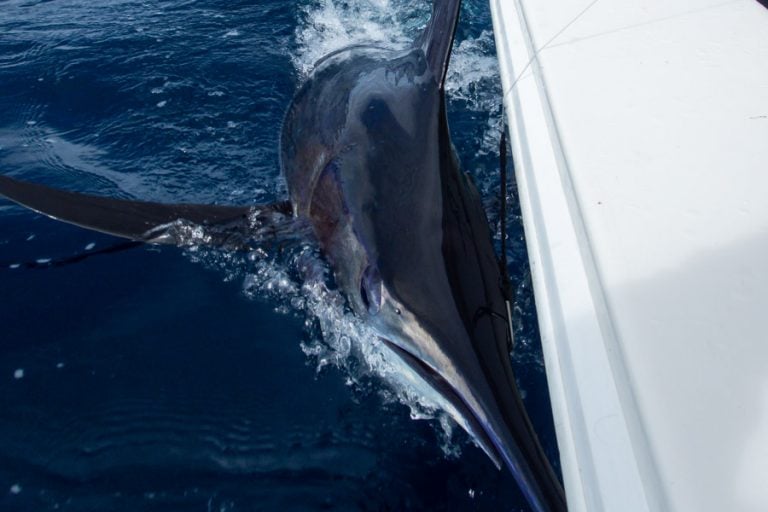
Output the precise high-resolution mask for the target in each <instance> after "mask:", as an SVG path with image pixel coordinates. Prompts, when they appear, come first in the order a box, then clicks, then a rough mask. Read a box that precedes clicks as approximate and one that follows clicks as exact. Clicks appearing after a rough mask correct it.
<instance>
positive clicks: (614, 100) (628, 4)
mask: <svg viewBox="0 0 768 512" xmlns="http://www.w3.org/2000/svg"><path fill="white" fill-rule="evenodd" d="M495 18H496V19H495V21H496V23H497V27H496V28H497V32H498V30H499V28H500V27H499V25H500V24H502V23H505V24H503V27H504V32H505V35H504V36H503V37H500V36H499V34H498V33H497V41H500V42H501V44H499V46H503V44H504V42H505V40H506V42H507V45H508V46H509V48H510V49H509V50H508V51H507V52H506V53H505V52H504V51H502V50H501V49H500V50H499V54H500V58H501V59H502V60H504V58H505V56H506V58H508V59H510V65H509V67H508V68H507V69H508V71H507V73H508V75H510V76H507V77H505V80H504V88H505V95H506V97H507V102H508V105H509V104H512V103H514V101H513V99H514V98H519V97H522V96H523V95H524V94H526V92H525V88H526V87H532V88H534V89H535V90H536V91H537V92H536V94H537V97H538V99H539V100H540V103H539V104H537V105H533V104H532V103H527V104H519V103H518V106H517V107H513V108H511V109H510V110H511V115H510V117H511V124H512V126H513V127H512V128H511V131H512V132H515V130H516V129H517V131H518V133H517V134H515V133H513V138H516V141H517V145H516V146H515V148H516V154H515V156H516V157H517V161H518V162H517V164H518V173H519V174H523V175H526V176H528V178H526V177H525V176H524V177H523V181H524V182H527V183H528V193H530V197H529V198H528V199H527V200H528V201H529V202H530V203H531V205H532V206H530V207H529V209H528V213H529V214H531V212H534V211H535V212H537V213H538V214H540V215H541V216H542V218H543V219H544V221H542V222H539V223H538V224H537V223H536V222H534V221H532V220H528V221H527V222H526V228H527V229H528V230H533V231H537V233H535V236H532V237H529V239H530V240H532V242H531V243H534V244H538V247H536V248H532V250H531V253H532V254H533V255H534V256H535V255H536V254H539V255H541V254H554V255H555V256H554V257H553V258H555V259H556V258H557V251H559V250H561V249H562V247H559V246H557V245H556V244H555V245H553V244H551V243H550V242H551V241H552V240H555V241H557V240H558V239H559V233H560V232H562V231H568V232H570V233H572V234H573V235H574V236H575V237H576V238H577V239H578V246H577V247H576V250H575V252H574V254H573V257H574V258H577V259H579V260H580V261H582V263H581V264H580V265H581V267H582V268H581V270H582V272H583V274H584V276H586V277H585V281H584V286H585V288H584V292H585V296H587V297H589V299H590V301H591V304H589V305H586V304H585V305H584V307H583V308H581V307H573V306H572V305H569V303H568V301H567V297H566V300H564V301H562V302H561V303H559V304H558V303H556V300H555V299H559V298H562V296H563V294H565V293H570V292H569V289H570V288H572V287H573V286H574V284H573V282H570V283H569V282H568V275H558V276H557V278H558V279H559V281H557V280H556V279H555V278H554V277H551V276H547V275H545V274H546V272H545V271H546V268H547V263H546V261H544V260H543V259H542V260H540V261H539V262H535V261H534V262H533V267H534V273H536V272H537V270H536V268H537V267H538V268H539V270H538V272H539V276H538V277H537V281H538V282H539V286H538V288H537V302H540V300H539V299H540V297H539V295H540V293H539V291H540V290H541V289H543V288H544V287H545V285H546V287H547V288H548V290H550V291H551V290H555V295H557V294H558V293H560V296H556V297H548V299H549V301H550V302H551V303H552V304H553V305H551V306H550V308H552V309H557V308H560V307H562V309H563V310H562V311H559V312H558V314H559V315H561V316H562V317H564V318H566V323H568V321H570V322H571V323H579V319H578V318H576V317H578V316H580V315H584V314H586V315H593V316H594V317H595V318H594V320H595V321H596V322H597V323H598V324H599V325H600V329H599V330H598V331H595V332H596V334H595V332H592V333H591V334H590V335H592V336H597V337H599V338H600V339H599V341H600V343H598V344H596V345H591V346H597V347H599V349H600V350H604V351H605V353H606V357H607V359H608V360H610V361H611V364H610V372H609V373H610V375H609V378H611V379H612V380H613V381H614V382H615V383H616V385H617V386H618V387H619V388H623V389H620V391H619V393H618V394H619V396H620V397H621V400H620V402H621V408H622V409H623V414H624V417H625V420H626V422H627V424H628V426H627V427H626V428H627V429H628V430H630V431H632V432H633V433H632V434H631V435H630V436H629V438H631V440H632V441H631V448H632V450H633V452H634V454H635V455H636V457H637V459H638V460H640V459H642V460H644V461H645V462H639V463H637V464H638V465H640V466H644V469H641V471H640V473H641V474H643V475H644V476H643V478H642V479H641V480H642V482H641V483H640V486H641V487H643V488H644V489H645V490H646V492H648V493H650V494H654V495H655V498H653V499H649V502H653V503H657V504H659V505H660V506H662V507H666V508H668V509H670V510H680V511H687V510H697V511H704V510H712V511H720V510H743V511H758V510H766V509H768V490H767V489H768V488H767V487H766V486H765V482H768V343H766V341H768V340H767V339H766V338H768V315H766V311H768V200H767V199H766V191H768V143H766V141H768V65H766V64H765V63H766V62H768V9H765V8H764V7H763V6H761V5H760V4H759V3H757V2H756V1H754V0H735V1H727V2H722V1H689V0H675V1H666V2H661V1H642V2H636V1H628V0H627V1H623V0H617V1H613V2H608V1H603V0H598V1H594V0H567V1H559V2H546V3H544V2H533V1H526V0H521V1H519V2H509V3H501V2H499V3H498V6H497V8H496V12H495ZM502 19H503V20H504V21H503V22H500V21H499V20H502ZM512 20H514V23H513V22H512ZM515 34H518V36H515ZM516 37H518V39H516ZM520 41H524V43H523V42H520ZM515 45H517V46H520V47H522V46H526V45H527V50H522V49H520V48H515ZM526 52H527V53H526ZM531 54H535V59H533V62H530V63H529V62H528V60H529V59H530V57H531ZM516 55H517V56H518V57H517V61H515V56H516ZM520 56H522V58H521V57H520ZM502 73H504V63H502ZM518 79H519V80H518ZM534 109H538V110H536V111H534ZM542 111H544V114H543V118H544V119H545V120H546V123H545V126H543V127H542V126H538V125H536V126H535V125H534V124H532V122H531V121H530V119H532V118H535V117H536V116H537V115H542ZM526 119H528V121H527V120H526ZM537 126H538V128H537ZM543 139H546V142H547V143H546V144H545V146H546V147H547V148H548V149H549V150H551V151H552V152H553V153H555V156H554V158H552V161H553V162H554V163H553V164H552V169H550V170H548V169H545V168H543V166H540V167H535V166H533V165H531V162H534V163H535V162H536V161H537V160H536V159H537V157H536V152H537V151H539V149H537V147H540V146H541V144H539V142H540V141H541V140H543ZM529 153H530V154H533V156H532V157H530V156H526V155H528V154H529ZM539 161H543V160H542V159H541V158H539ZM526 166H527V167H526ZM550 171H551V172H552V173H553V174H552V175H553V176H557V181H558V183H559V186H560V190H559V192H558V193H559V194H560V195H561V196H562V197H563V198H565V199H564V200H563V201H562V204H563V205H565V207H566V208H567V212H568V216H569V219H570V225H560V226H556V227H555V226H552V225H550V224H547V222H546V219H547V216H548V215H549V216H550V218H553V217H552V216H553V215H554V210H553V209H552V204H554V203H552V202H549V203H548V202H547V201H548V199H547V197H551V196H552V194H553V192H552V191H551V190H544V189H542V188H537V184H538V185H541V184H542V183H545V181H544V180H545V178H546V176H547V172H550ZM531 178H532V179H531ZM536 179H538V180H539V181H538V182H536V181H535V180H536ZM521 193H526V191H525V189H523V190H522V191H521ZM542 269H543V270H542ZM585 312H586V313H585ZM540 321H542V322H547V319H546V318H543V319H541V320H540ZM545 330H546V328H543V329H542V331H545ZM571 334H573V335H574V336H578V334H576V333H573V331H571ZM569 341H572V342H573V343H572V348H573V347H578V346H580V345H579V341H580V340H569ZM557 356H558V357H560V365H564V366H568V365H570V364H578V358H579V356H581V355H580V354H577V355H576V356H575V357H573V360H571V361H570V362H569V361H563V359H562V358H563V357H566V356H567V354H564V353H563V352H562V351H560V352H557ZM582 360H585V359H582ZM549 370H550V368H549V367H548V371H549ZM578 371H579V369H578V368H576V369H575V372H576V374H577V375H578ZM577 382H578V379H577ZM579 384H580V385H583V381H581V382H580V383H579ZM582 398H583V399H584V401H585V402H589V400H590V398H589V397H582ZM593 399H594V398H593ZM572 401H573V400H572ZM569 406H570V408H569V409H568V411H569V413H568V414H571V415H572V413H573V410H574V409H573V406H574V404H573V403H570V404H569ZM584 411H585V412H584ZM583 412H584V414H585V417H584V419H583V423H584V424H585V425H586V429H587V430H588V431H590V432H594V431H595V430H596V429H597V426H596V425H597V424H598V423H599V422H600V420H601V419H602V418H597V417H590V416H589V412H590V409H589V408H585V409H584V410H583ZM561 431H562V429H561ZM569 435H574V436H575V438H574V441H573V442H574V443H576V444H578V443H579V439H578V435H577V434H573V433H571V434H569ZM599 437H600V436H597V437H594V438H591V439H590V440H588V441H585V442H588V443H590V447H589V451H591V452H592V453H593V454H594V453H599V452H600V450H601V446H600V444H599V442H596V441H595V439H598V440H599ZM576 452H578V450H576ZM605 460H607V459H605V458H602V459H601V458H600V456H595V461H596V463H597V464H599V463H601V462H605ZM628 462H629V461H628ZM598 474H599V470H598ZM600 484H601V482H590V481H589V476H588V475H587V476H586V477H583V478H582V480H581V481H580V482H579V483H578V485H580V486H582V487H588V486H590V485H600ZM600 492H602V491H600ZM607 492H610V491H607ZM587 501H589V500H587ZM651 508H653V507H651Z"/></svg>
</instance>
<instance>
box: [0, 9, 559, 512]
mask: <svg viewBox="0 0 768 512" xmlns="http://www.w3.org/2000/svg"><path fill="white" fill-rule="evenodd" d="M460 3H461V0H434V4H433V9H432V16H431V18H430V20H429V22H428V23H427V26H426V28H425V29H424V31H423V32H422V33H421V35H420V36H419V37H418V38H417V39H416V41H414V43H413V44H412V45H411V46H410V47H409V48H407V49H404V50H391V49H386V48H381V47H375V46H361V45H358V46H352V47H348V48H344V49H341V50H338V51H335V52H333V53H330V54H329V55H326V56H325V57H324V58H322V59H321V60H320V61H318V62H317V63H316V65H315V69H314V70H313V72H312V74H311V75H310V76H309V78H308V79H307V80H306V81H305V83H304V84H303V85H302V86H301V87H300V88H299V90H298V91H297V93H296V94H295V96H294V98H293V100H292V102H291V105H290V107H289V108H288V111H287V114H286V116H285V120H284V123H283V127H282V133H281V138H280V156H281V169H282V173H283V175H284V176H285V179H286V182H287V185H288V191H289V196H290V197H289V199H288V200H286V201H283V202H279V203H276V204H271V205H255V206H218V205H195V204H159V203H149V202H141V201H126V200H118V199H113V198H108V197H97V196H91V195H85V194H80V193H74V192H68V191H63V190H57V189H53V188H50V187H47V186H44V185H39V184H33V183H28V182H22V181H18V180H15V179H12V178H8V177H2V176H0V194H2V195H4V196H5V197H7V198H8V199H11V200H12V201H15V202H17V203H19V204H21V205H23V206H26V207H28V208H30V209H32V210H35V211H37V212H40V213H43V214H45V215H48V216H49V217H52V218H54V219H58V220H61V221H64V222H69V223H72V224H76V225H78V226H82V227H85V228H88V229H92V230H96V231H100V232H104V233H108V234H111V235H115V236H118V237H123V238H128V239H131V240H134V241H141V242H147V243H164V244H173V245H182V246H183V245H208V246H218V247H222V248H224V249H226V250H244V249H248V248H252V247H254V246H257V245H259V244H260V243H262V242H264V241H265V240H267V239H269V238H274V237H280V236H289V233H290V232H291V231H292V230H294V228H295V226H297V225H299V224H301V225H304V226H309V227H311V230H310V231H311V234H312V236H313V237H314V239H315V240H316V241H317V243H318V244H319V246H320V249H321V252H322V254H323V255H324V257H325V258H326V259H327V260H328V262H329V263H330V265H331V267H332V269H333V272H334V277H335V280H336V283H337V285H338V286H339V289H340V290H341V291H342V292H343V294H344V295H345V297H346V299H347V302H348V304H349V306H350V308H351V309H352V310H353V311H354V312H355V314H356V315H358V316H359V317H361V318H362V319H363V320H364V321H366V322H368V323H369V324H370V325H371V326H373V328H374V330H375V331H376V333H377V334H378V336H379V337H380V339H381V341H382V342H383V344H384V345H385V346H386V347H388V348H389V349H391V351H392V352H394V353H395V354H396V356H397V357H399V358H400V359H401V360H402V361H403V362H404V363H405V365H406V366H407V367H408V368H410V370H411V371H412V372H415V373H416V374H417V375H418V376H420V377H421V378H422V379H423V380H424V381H425V382H426V383H427V384H428V385H429V386H430V387H431V388H432V389H433V390H434V391H436V392H437V393H439V395H440V396H441V398H442V399H443V401H444V402H445V403H447V404H448V407H447V409H448V412H449V413H450V414H451V415H452V416H453V417H454V419H455V420H456V421H457V422H458V423H459V424H460V425H461V426H462V427H463V428H464V429H465V430H466V431H467V432H468V433H469V434H470V435H471V436H472V437H473V439H474V440H475V441H476V443H477V444H478V445H479V446H480V447H481V448H482V449H483V450H484V452H485V453H486V454H487V455H488V457H489V458H490V459H491V461H493V463H494V464H495V465H496V467H497V468H499V469H501V468H502V467H504V466H506V467H507V468H509V470H511V472H512V473H513V475H514V477H515V478H516V480H517V482H518V484H519V486H520V488H521V489H522V491H523V493H524V494H525V496H526V498H527V499H528V501H529V503H530V505H531V507H532V508H533V509H534V510H536V511H537V512H552V511H564V510H566V508H567V506H566V501H565V495H564V492H563V489H562V486H561V485H560V482H559V481H558V479H557V476H556V475H555V473H554V471H553V469H552V467H551V466H550V463H549V461H548V460H547V457H546V455H545V454H544V452H543V450H542V448H541V445H540V443H539V441H538V438H537V436H536V434H535V432H534V429H533V427H532V425H531V422H530V420H529V418H528V415H527V413H526V411H525V407H524V405H523V402H522V399H521V397H520V392H519V390H518V387H517V385H516V382H515V378H514V374H513V372H512V368H511V365H510V356H509V355H510V350H511V343H512V333H511V330H510V327H509V326H510V321H509V308H508V296H507V294H505V290H504V288H505V287H504V284H505V280H506V279H508V278H507V276H506V269H503V268H502V267H503V265H500V263H499V260H498V258H497V256H496V253H495V251H494V248H493V244H492V238H491V230H490V227H489V224H488V220H487V217H486V214H485V211H484V210H483V207H482V203H481V201H480V195H479V193H478V191H477V189H476V188H475V186H474V185H473V183H472V180H471V178H470V177H469V176H468V175H467V174H465V173H463V172H462V171H461V170H460V168H459V163H458V158H457V156H456V152H455V149H454V147H453V145H452V143H451V138H450V133H449V129H448V121H447V115H446V104H445V80H446V71H447V68H448V63H449V60H450V54H451V47H452V44H453V39H454V34H455V31H456V25H457V22H458V17H459V9H460Z"/></svg>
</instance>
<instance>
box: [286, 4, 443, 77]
mask: <svg viewBox="0 0 768 512" xmlns="http://www.w3.org/2000/svg"><path fill="white" fill-rule="evenodd" d="M301 16H302V17H303V23H301V24H300V25H299V27H298V28H297V29H296V42H297V43H298V44H297V46H298V51H297V52H296V54H295V55H294V57H293V63H294V66H295V67H296V70H297V71H298V72H299V74H301V75H302V76H307V75H308V74H309V73H310V71H312V68H313V67H314V64H315V62H317V61H318V60H319V59H320V58H321V57H323V56H325V55H327V54H328V53H330V52H332V51H335V50H338V49H340V48H344V47H345V46H350V45H355V44H373V45H379V46H386V47H391V48H402V47H405V46H406V45H408V44H410V42H411V41H413V40H414V38H415V36H416V35H417V34H418V29H419V28H420V27H422V26H424V25H425V24H426V21H427V18H428V16H429V5H428V3H427V2H418V1H412V0H400V1H397V0H351V1H348V2H334V0H321V1H320V2H317V3H312V4H311V5H308V6H306V7H304V8H303V10H302V12H301Z"/></svg>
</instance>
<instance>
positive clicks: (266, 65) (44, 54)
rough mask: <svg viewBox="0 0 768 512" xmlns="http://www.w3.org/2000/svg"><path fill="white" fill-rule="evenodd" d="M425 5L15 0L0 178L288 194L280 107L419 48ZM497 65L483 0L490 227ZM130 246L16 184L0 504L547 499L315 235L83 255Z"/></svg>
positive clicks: (483, 145) (4, 332)
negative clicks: (504, 459) (380, 328)
mask: <svg viewBox="0 0 768 512" xmlns="http://www.w3.org/2000/svg"><path fill="white" fill-rule="evenodd" d="M428 11H429V5H428V3H427V2H426V1H420V0H347V1H345V2H337V3H335V4H334V3H333V2H332V1H331V0H326V1H321V2H308V1H305V0H301V1H300V2H297V3H293V2H285V1H279V0H261V1H259V2H254V1H250V2H244V1H232V0H226V1H225V0H218V1H213V0H209V1H181V0H176V1H167V2H140V1H128V0H126V1H110V2H102V1H94V0H89V1H74V0H70V1H63V0H62V1H6V2H3V3H2V4H1V5H0V172H2V173H3V174H7V175H12V176H15V177H18V178H22V179H27V180H33V181H38V182H41V183H46V184H48V185H53V186H58V187H62V188H66V189H69V190H77V191H84V192H90V193H98V194H103V195H111V196H116V197H126V198H141V199H146V200H155V201H173V202H182V201H185V202H198V203H200V202H215V203H220V204H228V203H229V204H252V203H263V202H268V201H271V200H273V199H276V198H279V197H281V196H282V194H283V193H284V189H285V187H284V184H283V182H282V180H281V178H280V176H279V166H278V153H277V141H278V134H279V130H280V124H281V120H282V116H283V113H284V111H285V109H286V107H287V105H288V102H289V101H290V99H291V96H292V94H293V91H294V90H295V89H296V87H297V85H298V84H299V83H300V82H301V80H302V79H303V78H304V76H306V73H307V72H308V71H309V70H310V69H311V65H312V62H314V60H315V59H317V58H319V57H320V56H322V55H323V54H325V53H327V52H328V51H331V50H333V49H335V48H338V47H339V46H342V45H345V44H350V43H356V42H363V41H376V42H379V43H383V44H390V45H398V44H406V43H407V42H408V41H409V40H410V39H411V38H412V37H413V36H414V35H415V34H416V33H417V32H418V30H419V28H420V27H421V26H423V24H424V22H425V21H426V19H427V17H428ZM494 59H495V57H494V48H493V38H492V35H491V33H490V15H489V12H488V8H487V6H486V4H485V2H484V1H482V0H472V1H468V2H465V6H464V8H463V12H462V22H461V25H460V27H459V36H458V40H457V46H456V47H455V51H454V57H453V61H452V67H451V77H450V87H449V95H450V97H451V100H450V104H449V109H450V121H451V128H452V132H453V135H454V142H455V144H456V146H457V149H458V151H459V153H460V155H461V158H462V162H463V165H464V168H465V169H467V170H469V171H471V172H472V173H473V175H474V176H475V177H476V180H477V181H478V183H479V186H480V188H481V190H482V193H483V195H484V199H485V203H486V206H487V209H488V212H489V216H490V217H491V219H492V220H493V221H494V223H495V221H496V219H497V218H498V213H497V212H498V200H497V197H498V193H499V189H498V179H497V173H498V170H497V169H498V163H497V159H498V150H497V143H498V128H499V120H500V112H499V103H500V91H499V85H498V77H497V69H496V64H495V60H494ZM511 200H512V201H513V206H514V197H511ZM509 219H510V222H511V224H512V227H511V228H510V247H509V251H508V252H509V257H510V272H511V273H512V278H513V282H514V284H515V286H516V287H517V290H518V293H517V298H518V305H517V307H516V322H517V333H516V334H517V342H518V347H517V350H516V352H515V354H514V356H513V362H514V365H515V370H516V372H517V375H518V378H519V381H520V384H521V387H522V389H523V391H524V392H525V398H526V403H527V405H528V407H529V408H530V410H531V415H532V419H533V421H534V423H535V424H536V426H537V428H538V430H539V432H540V436H541V438H542V440H543V442H544V444H545V447H546V450H547V451H548V453H549V454H550V455H551V456H553V457H554V456H555V454H556V450H557V449H556V444H555V442H554V433H553V429H552V424H551V415H550V413H549V412H548V411H549V402H548V397H547V392H546V383H545V381H544V372H543V367H542V364H541V356H540V348H539V341H538V333H537V331H536V321H535V308H534V305H533V297H532V293H531V289H530V278H529V277H528V276H529V274H528V269H527V263H526V255H525V246H524V241H523V238H522V227H521V225H520V219H519V211H516V209H515V208H513V211H512V212H510V215H509ZM118 243H120V241H119V240H117V239H114V238H111V237H108V236H106V235H98V234H94V233H92V232H88V231H85V230H81V229H78V228H75V227H72V226H69V225H65V224H61V223H56V222H54V221H51V220H49V219H47V218H45V217H42V216H40V215H37V214H34V213H32V212H29V211H27V210H23V209H21V208H18V207H16V206H14V205H12V204H11V203H9V202H7V201H2V200H0V267H2V268H0V510H3V511H5V510H9V511H15V510H20V511H21V510H35V511H43V510H77V511H85V510H93V511H97V510H98V511H106V510H110V511H136V510H158V511H169V510H184V511H191V510H201V511H213V510H215V511H230V510H245V511H251V510H371V511H384V510H527V506H526V505H525V502H524V500H523V498H522V496H521V494H520V492H519V491H518V490H517V486H516V484H515V482H514V480H513V479H512V477H511V475H510V474H509V473H508V472H507V471H502V472H499V471H497V470H496V469H494V467H493V466H492V465H491V463H490V462H489V461H488V460H487V458H486V457H485V455H484V454H483V453H482V452H481V451H480V450H479V449H478V448H476V447H475V446H474V445H473V444H472V443H471V441H470V440H469V439H468V438H467V436H466V435H465V434H464V433H463V432H461V431H460V430H458V429H457V427H455V426H454V425H453V424H452V423H451V422H450V421H448V420H447V419H446V418H445V417H444V415H443V414H441V413H440V411H436V410H434V408H432V407H431V405H430V404H429V403H428V402H425V401H424V400H422V399H421V397H420V396H419V393H418V390H414V389H410V388H408V387H407V386H404V385H402V384H398V383H396V382H392V379H391V378H386V377H384V378H383V377H382V374H385V375H386V374H387V371H388V370H391V367H390V366H388V363H387V362H386V361H383V360H381V354H379V353H378V352H376V351H375V350H372V349H371V348H370V345H369V344H367V341H370V340H369V339H368V337H367V336H368V334H367V332H366V329H365V326H363V325H360V324H359V323H358V322H357V321H356V320H355V319H354V317H352V316H351V315H350V314H349V312H348V311H347V310H346V309H345V307H344V304H343V302H341V301H340V300H339V296H338V294H336V293H335V292H334V291H333V289H332V287H331V288H328V287H326V285H325V280H324V279H323V272H327V268H326V267H325V266H324V264H323V262H322V260H321V258H320V257H319V255H318V254H317V253H316V251H315V250H314V249H312V248H311V247H303V246H301V245H299V246H298V247H289V248H286V249H284V250H282V251H279V252H278V253H269V254H262V253H254V254H251V255H229V254H225V253H219V252H216V251H194V250H179V249H175V248H168V247H162V248H158V247H147V246H142V247H138V248H132V249H125V250H121V251H117V252H114V253H110V254H104V255H93V256H91V257H87V258H84V259H75V260H67V258H70V257H72V256H76V255H88V254H93V253H94V252H97V251H99V250H100V249H104V248H108V247H112V246H114V245H115V244H118ZM48 259H51V260H52V262H48V261H47V260H48ZM36 262H37V263H36ZM57 262H58V263H61V264H56V263H57ZM51 263H53V265H52V264H51ZM17 264H20V266H19V267H18V268H15V267H16V266H17ZM12 267H14V268H12ZM414 418H417V419H414Z"/></svg>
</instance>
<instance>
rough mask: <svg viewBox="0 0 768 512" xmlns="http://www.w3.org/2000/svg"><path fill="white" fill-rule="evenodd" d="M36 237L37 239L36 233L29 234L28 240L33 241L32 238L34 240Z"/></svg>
mask: <svg viewBox="0 0 768 512" xmlns="http://www.w3.org/2000/svg"><path fill="white" fill-rule="evenodd" d="M34 239H35V235H34V234H31V235H29V236H28V237H27V242H31V241H32V240H34Z"/></svg>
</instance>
